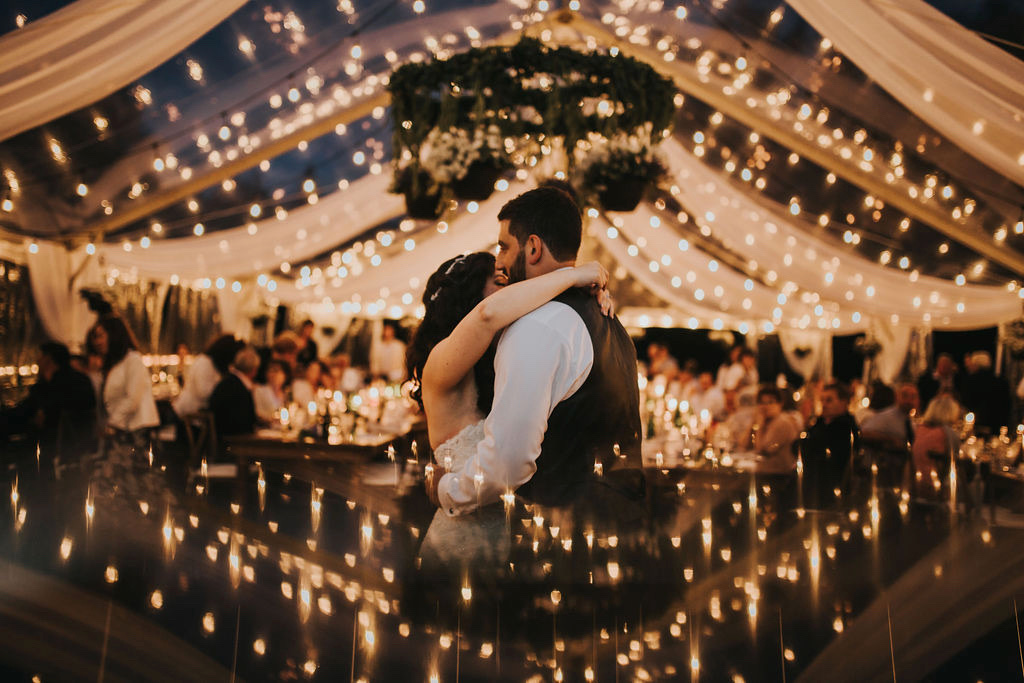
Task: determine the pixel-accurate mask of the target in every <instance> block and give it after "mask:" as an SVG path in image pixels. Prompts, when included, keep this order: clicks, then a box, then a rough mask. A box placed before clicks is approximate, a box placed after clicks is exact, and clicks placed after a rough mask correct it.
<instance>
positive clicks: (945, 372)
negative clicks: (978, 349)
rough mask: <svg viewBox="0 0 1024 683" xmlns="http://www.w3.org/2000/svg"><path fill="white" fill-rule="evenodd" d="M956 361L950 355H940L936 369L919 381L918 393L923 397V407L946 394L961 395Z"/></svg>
mask: <svg viewBox="0 0 1024 683" xmlns="http://www.w3.org/2000/svg"><path fill="white" fill-rule="evenodd" d="M956 371H957V367H956V361H954V360H953V356H951V355H950V354H948V353H940V354H939V355H938V356H936V358H935V369H934V370H930V371H928V372H925V373H924V374H923V375H921V376H920V377H919V378H918V379H917V391H918V393H919V394H920V397H921V405H924V406H926V405H928V404H929V403H931V402H932V399H933V398H935V397H936V396H937V395H939V394H942V393H946V394H952V395H953V396H957V395H959V393H960V392H959V387H958V386H957V385H958V377H957V374H956Z"/></svg>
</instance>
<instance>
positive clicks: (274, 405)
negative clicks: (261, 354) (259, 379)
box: [252, 360, 288, 424]
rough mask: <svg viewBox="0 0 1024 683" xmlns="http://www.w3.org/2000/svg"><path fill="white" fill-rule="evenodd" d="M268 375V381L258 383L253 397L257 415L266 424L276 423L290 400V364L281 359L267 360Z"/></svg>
mask: <svg viewBox="0 0 1024 683" xmlns="http://www.w3.org/2000/svg"><path fill="white" fill-rule="evenodd" d="M266 375H267V381H266V382H265V383H264V384H257V385H256V387H255V388H254V389H253V392H252V398H253V402H254V404H255V408H256V417H258V418H259V419H260V421H261V422H263V423H265V424H274V423H276V422H277V421H278V415H279V414H280V413H279V411H280V410H281V408H283V407H284V405H285V403H287V401H288V391H287V389H286V387H287V386H288V366H287V365H285V364H284V362H283V361H279V360H272V361H267V368H266Z"/></svg>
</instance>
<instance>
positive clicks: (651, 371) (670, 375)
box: [647, 341, 679, 382]
mask: <svg viewBox="0 0 1024 683" xmlns="http://www.w3.org/2000/svg"><path fill="white" fill-rule="evenodd" d="M647 361H648V362H647V378H648V379H653V378H654V377H658V376H663V377H665V378H666V379H667V380H668V381H669V382H671V381H672V380H674V379H675V378H676V375H677V374H678V373H679V363H678V362H676V359H675V358H673V357H672V354H670V353H669V351H668V346H666V345H665V344H664V343H662V342H659V341H652V342H651V343H650V344H648V345H647Z"/></svg>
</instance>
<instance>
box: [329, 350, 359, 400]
mask: <svg viewBox="0 0 1024 683" xmlns="http://www.w3.org/2000/svg"><path fill="white" fill-rule="evenodd" d="M331 375H333V376H334V381H335V383H336V385H337V388H338V390H339V391H343V392H345V393H346V394H350V393H352V392H353V391H359V389H361V388H362V386H363V384H364V375H363V371H362V370H360V369H359V368H356V367H353V365H352V357H351V356H350V355H348V354H347V353H339V354H337V355H335V356H334V359H333V360H332V362H331Z"/></svg>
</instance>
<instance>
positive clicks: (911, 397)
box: [861, 384, 918, 486]
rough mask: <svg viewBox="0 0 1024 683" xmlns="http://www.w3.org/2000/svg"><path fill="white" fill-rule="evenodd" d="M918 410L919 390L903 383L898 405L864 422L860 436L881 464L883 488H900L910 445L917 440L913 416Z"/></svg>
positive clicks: (875, 414)
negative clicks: (915, 438)
mask: <svg viewBox="0 0 1024 683" xmlns="http://www.w3.org/2000/svg"><path fill="white" fill-rule="evenodd" d="M917 409H918V393H917V387H916V386H915V385H913V384H901V385H900V387H899V389H898V390H897V392H896V403H894V404H893V405H891V406H889V407H887V408H884V409H882V410H879V411H877V412H875V413H874V414H872V415H869V416H868V417H866V418H865V419H864V422H863V423H861V436H862V438H863V439H864V444H865V446H866V447H867V448H868V450H869V451H870V453H871V457H872V462H874V463H875V464H876V465H878V481H879V483H881V484H882V485H884V486H898V485H900V483H901V482H902V476H903V470H904V468H905V466H906V463H907V462H908V457H909V453H910V444H911V443H913V441H914V423H913V416H914V415H915V413H916V412H917Z"/></svg>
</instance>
